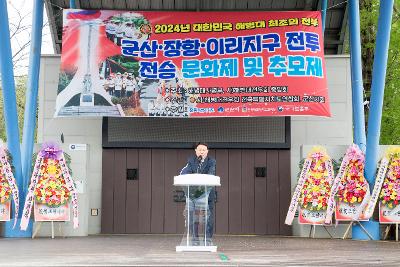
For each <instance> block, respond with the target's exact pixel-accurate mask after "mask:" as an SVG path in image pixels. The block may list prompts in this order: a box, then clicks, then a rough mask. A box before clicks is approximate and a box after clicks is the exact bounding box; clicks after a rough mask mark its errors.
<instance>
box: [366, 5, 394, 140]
mask: <svg viewBox="0 0 400 267" xmlns="http://www.w3.org/2000/svg"><path fill="white" fill-rule="evenodd" d="M399 6H400V0H395V7H394V12H393V19H392V25H391V26H392V29H391V36H390V47H389V54H388V65H387V71H386V84H385V97H384V104H383V114H382V125H381V140H380V142H381V144H385V145H391V144H399V142H400V112H399V111H398V106H399V105H400V96H399V93H400V91H399V90H400V80H399V74H400V64H399V61H400V13H399V10H398V7H399ZM378 16H379V0H362V1H360V19H361V21H360V23H361V25H360V34H361V50H362V52H361V53H362V66H363V84H364V93H365V97H366V99H367V100H369V97H370V95H371V82H372V67H373V62H374V52H375V41H376V31H377V25H378ZM368 111H369V110H368V105H367V106H366V109H365V115H366V118H367V117H368ZM366 122H368V120H367V119H366Z"/></svg>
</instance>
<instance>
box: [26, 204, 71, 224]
mask: <svg viewBox="0 0 400 267" xmlns="http://www.w3.org/2000/svg"><path fill="white" fill-rule="evenodd" d="M33 214H34V216H35V222H51V221H54V222H67V221H69V220H70V209H69V205H68V203H67V204H65V205H61V206H59V207H55V208H53V207H49V206H47V205H44V204H40V203H36V202H35V204H34V212H33Z"/></svg>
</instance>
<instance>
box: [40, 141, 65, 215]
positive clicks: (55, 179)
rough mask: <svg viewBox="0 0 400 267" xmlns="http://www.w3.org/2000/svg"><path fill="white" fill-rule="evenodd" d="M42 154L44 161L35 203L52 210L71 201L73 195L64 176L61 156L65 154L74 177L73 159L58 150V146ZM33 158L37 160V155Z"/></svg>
mask: <svg viewBox="0 0 400 267" xmlns="http://www.w3.org/2000/svg"><path fill="white" fill-rule="evenodd" d="M53 150H54V151H53ZM40 153H41V154H42V156H43V160H42V164H41V167H40V170H39V173H38V183H37V185H36V187H35V191H34V196H35V201H36V202H37V203H40V204H45V205H47V206H49V207H52V208H56V207H59V206H62V205H64V204H66V203H68V202H69V201H70V200H71V196H72V195H71V191H70V190H69V189H68V187H67V185H66V183H65V179H64V177H63V174H62V170H61V167H60V161H59V157H60V155H59V154H60V153H63V154H64V157H65V159H66V164H67V167H68V169H69V173H70V174H71V175H72V171H71V168H70V163H71V157H70V156H69V155H68V154H67V153H65V152H62V151H61V150H58V148H57V147H56V146H53V148H52V149H51V148H50V149H49V147H48V148H47V149H44V150H43V149H42V151H41V152H40ZM33 157H34V159H35V160H36V157H37V154H34V155H33ZM33 163H35V161H34V162H33Z"/></svg>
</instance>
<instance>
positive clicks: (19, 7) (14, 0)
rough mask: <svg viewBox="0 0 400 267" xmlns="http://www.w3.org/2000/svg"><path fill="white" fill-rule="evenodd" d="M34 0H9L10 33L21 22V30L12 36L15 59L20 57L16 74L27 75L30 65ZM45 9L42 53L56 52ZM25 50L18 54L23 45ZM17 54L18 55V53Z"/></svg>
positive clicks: (16, 65) (15, 70) (15, 68)
mask: <svg viewBox="0 0 400 267" xmlns="http://www.w3.org/2000/svg"><path fill="white" fill-rule="evenodd" d="M33 2H34V1H33V0H7V9H8V20H9V27H10V35H12V34H13V33H15V32H16V29H17V25H18V24H19V23H20V30H19V31H18V32H17V33H16V34H15V35H14V36H12V38H11V49H12V53H13V56H14V55H15V58H14V60H15V59H17V58H18V60H17V63H16V64H15V66H14V74H15V75H18V76H19V75H27V74H28V65H29V45H27V44H28V42H29V41H30V38H31V36H30V35H31V28H32V9H33ZM43 9H44V14H43V20H44V24H45V27H44V28H43V32H42V51H41V53H42V54H54V49H53V45H52V41H51V35H50V28H49V25H48V22H47V14H46V9H45V8H43ZM24 46H25V48H24V49H23V52H21V53H19V54H17V52H18V51H19V50H20V48H21V47H24ZM16 54H17V55H16Z"/></svg>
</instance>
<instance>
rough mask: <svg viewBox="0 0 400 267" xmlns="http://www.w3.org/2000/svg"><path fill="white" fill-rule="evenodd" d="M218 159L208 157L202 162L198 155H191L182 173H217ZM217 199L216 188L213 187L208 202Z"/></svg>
mask: <svg viewBox="0 0 400 267" xmlns="http://www.w3.org/2000/svg"><path fill="white" fill-rule="evenodd" d="M215 167H216V161H215V159H213V158H210V157H208V156H207V157H206V158H205V159H204V162H202V163H200V161H199V160H198V159H197V157H196V156H191V157H190V158H189V159H188V161H187V163H186V166H185V167H183V169H182V170H181V173H180V174H190V173H201V174H211V175H215ZM214 201H215V189H214V188H213V189H212V190H211V192H210V195H209V198H208V202H214Z"/></svg>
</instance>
